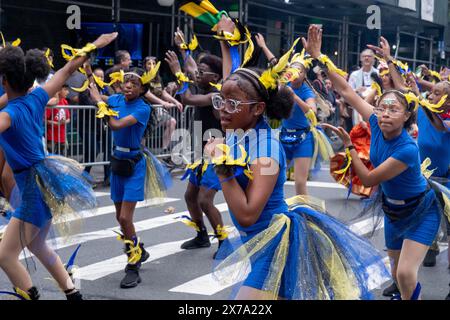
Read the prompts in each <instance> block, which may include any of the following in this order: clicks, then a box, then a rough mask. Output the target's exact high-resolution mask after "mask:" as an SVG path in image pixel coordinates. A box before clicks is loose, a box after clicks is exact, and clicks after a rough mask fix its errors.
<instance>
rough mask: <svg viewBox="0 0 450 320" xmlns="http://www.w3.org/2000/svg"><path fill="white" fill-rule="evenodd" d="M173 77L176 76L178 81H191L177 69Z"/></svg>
mask: <svg viewBox="0 0 450 320" xmlns="http://www.w3.org/2000/svg"><path fill="white" fill-rule="evenodd" d="M175 77H177V80H178V83H180V84H181V83H185V82H191V83H192V82H193V81H191V80H189V78H188V77H187V76H186V75H185V74H184V73H183V72H181V71H178V72H177V73H175Z"/></svg>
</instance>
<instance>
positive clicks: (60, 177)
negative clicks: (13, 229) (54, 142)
mask: <svg viewBox="0 0 450 320" xmlns="http://www.w3.org/2000/svg"><path fill="white" fill-rule="evenodd" d="M14 178H15V180H16V183H17V187H18V192H19V197H18V200H17V201H16V202H17V203H16V204H15V205H14V207H15V210H14V211H13V213H12V216H13V217H15V218H17V219H20V220H22V221H25V222H29V223H31V224H33V225H35V226H36V227H38V228H42V227H43V226H45V225H46V224H48V223H49V221H50V220H52V218H53V223H58V224H63V223H64V222H65V221H66V219H67V218H68V217H69V216H71V215H76V214H77V213H79V212H81V211H86V210H93V209H95V208H96V206H97V199H96V197H95V194H94V191H93V190H92V185H91V182H92V181H91V178H90V176H89V175H88V174H87V173H86V172H85V171H84V168H83V167H82V166H81V165H80V164H79V163H78V162H76V161H74V160H71V159H68V158H64V157H60V156H49V157H47V158H45V159H44V160H42V161H40V162H38V163H36V164H35V165H33V166H32V167H31V168H29V169H27V170H25V171H22V172H20V173H17V174H15V175H14ZM71 220H73V219H71Z"/></svg>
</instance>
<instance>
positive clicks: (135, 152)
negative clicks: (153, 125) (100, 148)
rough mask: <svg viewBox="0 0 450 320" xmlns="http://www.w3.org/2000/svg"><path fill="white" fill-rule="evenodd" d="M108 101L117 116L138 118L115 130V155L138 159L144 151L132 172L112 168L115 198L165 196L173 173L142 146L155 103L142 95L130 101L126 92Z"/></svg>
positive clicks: (134, 199)
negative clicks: (117, 170)
mask: <svg viewBox="0 0 450 320" xmlns="http://www.w3.org/2000/svg"><path fill="white" fill-rule="evenodd" d="M108 105H109V106H110V107H111V108H112V109H114V111H117V112H118V113H119V115H118V116H117V117H116V119H122V118H125V117H127V116H130V115H131V116H132V117H134V118H135V119H136V120H137V123H135V124H134V125H132V126H129V127H126V128H123V129H120V130H117V131H113V141H114V156H115V157H116V158H118V159H134V158H136V157H137V156H139V155H140V154H143V157H142V158H141V159H140V160H139V161H138V162H137V163H136V165H135V168H134V171H133V174H132V175H131V176H129V177H125V176H120V175H117V174H115V173H114V172H111V179H110V181H111V199H112V201H113V202H114V203H120V202H124V201H127V202H138V201H143V200H147V199H152V198H158V197H162V196H163V195H164V194H163V192H164V191H166V190H167V189H168V188H169V187H170V186H171V183H172V180H171V177H170V174H169V172H168V171H167V169H166V168H165V167H164V166H163V165H162V164H161V163H160V162H159V161H158V160H157V159H156V157H155V156H154V155H153V154H151V152H150V151H149V150H147V149H145V148H141V141H142V138H143V136H144V132H145V128H146V127H147V123H148V121H149V120H150V114H151V109H152V107H151V106H149V105H148V104H147V103H145V102H144V100H143V99H142V98H137V99H135V100H133V101H130V102H128V101H126V100H125V96H124V95H122V94H116V95H113V96H111V97H109V98H108Z"/></svg>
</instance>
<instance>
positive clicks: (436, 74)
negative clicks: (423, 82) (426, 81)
mask: <svg viewBox="0 0 450 320" xmlns="http://www.w3.org/2000/svg"><path fill="white" fill-rule="evenodd" d="M430 75H431V76H433V77H435V78H437V79H439V81H441V80H442V79H441V75H440V74H439V72H436V71H434V70H430Z"/></svg>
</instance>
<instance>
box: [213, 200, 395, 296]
mask: <svg viewBox="0 0 450 320" xmlns="http://www.w3.org/2000/svg"><path fill="white" fill-rule="evenodd" d="M219 257H220V258H221V259H223V261H222V262H221V263H220V264H219V265H218V266H216V268H215V270H214V276H215V277H216V279H217V280H219V281H220V282H222V284H228V285H232V284H236V287H235V288H234V290H233V292H234V293H236V292H237V290H239V288H240V287H241V286H247V287H251V288H254V289H257V290H261V291H263V292H264V293H265V296H266V297H267V298H268V299H278V298H283V299H295V300H297V299H298V300H324V299H325V300H326V299H339V300H341V299H346V300H347V299H348V300H354V299H372V298H373V295H372V294H371V290H373V289H375V288H376V287H377V286H379V285H381V284H382V283H383V282H384V281H387V280H388V279H390V278H391V277H390V273H389V271H388V269H387V267H386V265H385V264H384V262H383V258H382V257H381V255H380V254H379V253H378V251H377V250H376V249H375V248H374V247H373V246H372V245H371V244H370V243H369V242H368V241H367V239H365V238H362V237H360V236H358V235H356V234H355V233H354V232H352V231H351V230H350V229H349V228H348V227H347V226H346V225H344V224H342V223H341V222H339V221H338V220H337V219H335V218H333V217H331V216H330V215H328V214H326V213H324V212H319V211H318V210H317V208H313V207H311V206H309V205H306V204H304V203H301V202H300V201H297V202H296V203H291V205H290V207H289V211H288V212H286V213H280V214H275V215H274V216H273V218H272V221H271V223H270V225H269V226H268V228H266V229H264V230H261V231H260V232H253V233H248V234H246V233H245V232H242V231H241V235H240V237H235V238H231V239H229V240H226V242H225V243H224V244H223V245H222V247H221V249H220V253H219Z"/></svg>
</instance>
